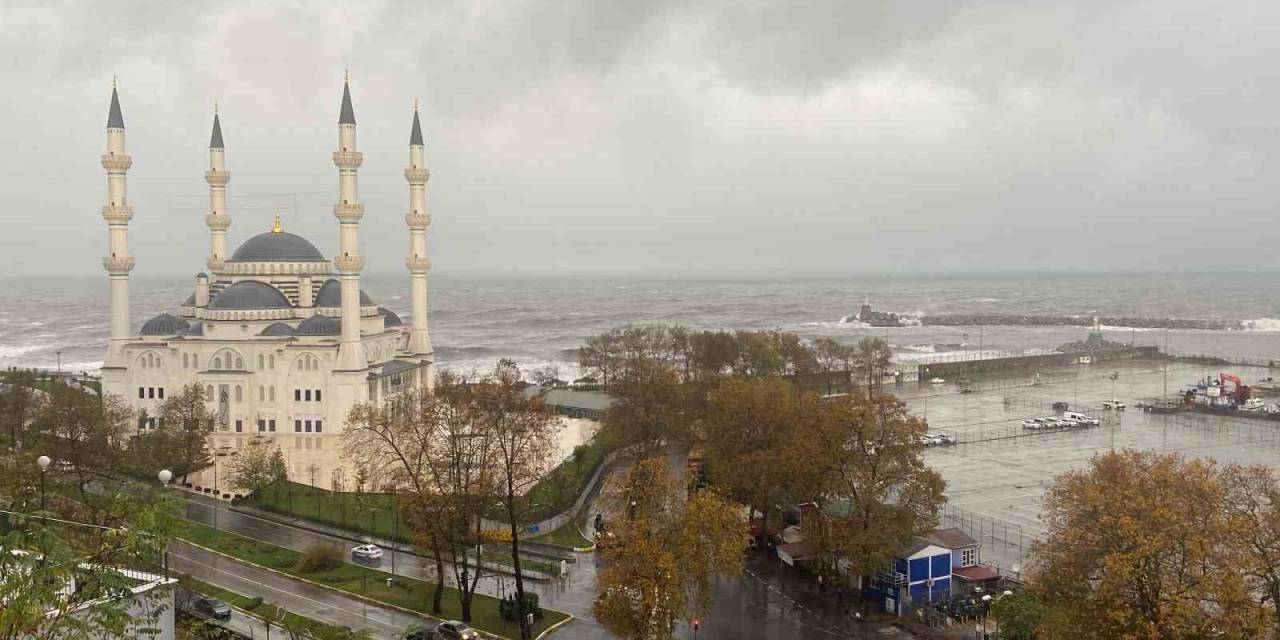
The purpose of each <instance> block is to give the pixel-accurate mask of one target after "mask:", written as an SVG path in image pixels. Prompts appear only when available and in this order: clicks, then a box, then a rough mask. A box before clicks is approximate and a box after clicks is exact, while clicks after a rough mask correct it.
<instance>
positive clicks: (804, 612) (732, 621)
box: [187, 499, 905, 640]
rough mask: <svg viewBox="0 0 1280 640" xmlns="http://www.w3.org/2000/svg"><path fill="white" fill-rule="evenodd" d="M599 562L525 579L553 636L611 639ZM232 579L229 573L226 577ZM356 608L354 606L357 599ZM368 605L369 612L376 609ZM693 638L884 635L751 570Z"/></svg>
mask: <svg viewBox="0 0 1280 640" xmlns="http://www.w3.org/2000/svg"><path fill="white" fill-rule="evenodd" d="M593 506H594V505H587V513H589V514H592V513H594V512H595V511H594V509H593ZM213 513H214V512H213V505H212V504H210V503H209V502H207V501H204V500H199V499H197V500H195V501H189V502H188V509H187V517H189V518H191V519H193V520H196V521H198V522H203V523H205V524H212V522H213ZM217 520H218V526H219V527H220V528H222V529H224V530H227V531H231V532H234V533H238V534H240V535H243V536H246V537H250V538H253V539H256V540H262V541H264V542H269V543H272V544H276V545H279V546H282V547H287V548H290V549H295V550H301V549H305V548H306V547H307V546H308V545H311V544H314V543H316V542H324V543H327V544H334V545H338V546H340V547H341V548H346V547H348V546H350V542H349V541H346V540H344V539H342V538H338V537H333V536H326V535H323V534H319V533H316V532H312V531H308V530H305V529H298V528H296V527H291V526H288V525H285V524H281V523H279V522H275V521H273V520H267V519H264V518H259V517H257V516H253V515H250V514H244V513H238V512H234V511H231V510H229V509H228V508H227V506H226V505H225V504H220V505H218V508H217ZM221 562H222V565H215V566H221V568H222V569H229V567H227V566H226V565H227V564H228V563H229V562H230V561H228V560H225V559H221ZM602 562H603V561H602V560H601V559H600V557H599V556H598V555H597V554H594V553H583V554H578V562H577V563H576V564H573V565H570V571H569V575H568V577H567V578H565V579H563V580H552V581H550V582H533V581H526V582H525V588H526V589H528V590H529V591H532V592H535V593H537V594H538V596H539V598H540V602H541V604H542V605H543V606H545V607H548V608H551V609H556V610H559V611H564V612H566V613H570V614H572V615H573V616H574V618H575V619H574V620H573V621H572V622H570V623H569V624H568V625H566V626H564V627H561V628H560V629H558V630H556V631H555V632H554V634H553V636H554V637H559V638H572V639H575V640H608V639H610V638H613V637H614V636H613V635H612V634H610V633H609V632H608V631H606V630H605V629H604V627H603V626H601V625H600V623H599V622H597V621H596V620H595V617H594V616H593V615H592V611H591V605H592V603H593V601H594V599H595V589H596V573H597V571H598V569H599V567H600V566H601V564H602ZM381 568H382V569H384V570H387V571H389V570H390V566H389V562H388V561H386V560H384V562H383V566H382V567H381ZM237 571H238V569H237ZM396 572H397V574H398V575H402V576H407V577H412V578H418V579H423V580H428V581H432V580H434V579H435V571H434V566H433V565H432V562H431V561H430V560H429V559H426V558H419V557H417V556H412V555H409V554H399V555H398V556H397V560H396ZM267 573H269V572H267ZM270 575H272V576H273V577H274V578H275V582H276V583H278V582H279V581H281V580H284V579H283V578H281V577H279V576H275V574H270ZM197 577H199V576H197ZM232 579H233V578H227V580H232ZM210 582H213V583H214V584H218V585H219V586H225V587H226V588H228V589H233V590H236V589H237V586H236V585H235V584H228V583H227V582H224V581H217V580H210ZM446 583H448V584H453V580H452V577H451V576H446ZM267 584H268V585H271V584H274V583H267ZM310 589H312V590H314V587H310ZM513 589H514V582H513V579H512V578H511V577H510V576H504V575H497V576H495V575H486V576H485V577H483V578H482V579H481V581H480V587H479V592H480V593H484V594H487V595H491V596H495V597H500V596H501V595H503V594H506V593H510V592H511V591H512V590H513ZM242 593H245V594H246V595H250V596H252V595H259V593H257V592H243V591H242ZM322 595H324V596H325V597H329V598H333V597H336V598H339V599H344V600H348V599H345V598H342V596H337V595H336V594H335V595H332V596H329V595H328V594H327V592H326V594H322ZM307 597H308V598H309V597H310V595H309V594H308V595H307ZM263 598H264V599H266V600H268V601H273V598H271V597H268V596H267V595H263ZM319 601H320V602H321V603H324V602H328V600H325V599H320V600H319ZM356 602H358V601H356ZM281 604H284V605H285V607H286V608H288V609H290V610H293V608H292V606H290V605H289V604H286V603H284V602H281ZM298 605H299V606H302V607H304V610H300V611H297V613H299V614H302V615H307V614H306V613H305V610H313V609H316V608H317V607H318V606H323V605H317V604H316V603H313V602H311V603H309V602H306V601H304V602H299V603H298ZM356 606H357V607H359V605H358V604H357V605H356ZM369 609H370V612H371V613H370V615H371V616H372V615H373V611H374V607H370V608H369ZM355 611H357V612H362V607H360V608H357V609H355ZM317 619H323V618H317ZM408 619H411V618H409V617H406V618H405V620H408ZM326 621H327V620H326ZM402 621H403V620H402ZM356 622H364V619H363V618H360V619H358V620H356ZM340 624H345V623H340ZM680 634H683V636H688V637H691V636H692V630H691V629H688V628H684V629H682V630H681V631H680V632H678V635H680ZM698 637H699V638H704V639H709V640H719V639H726V640H727V639H730V638H732V639H734V640H738V639H741V640H773V639H776V638H821V639H830V638H860V637H869V638H871V637H876V638H882V637H885V636H884V635H882V634H879V633H867V634H864V635H859V634H857V633H854V632H852V631H849V630H846V629H845V628H844V625H843V622H842V621H841V620H839V619H838V612H834V611H833V610H832V609H831V608H830V607H825V608H824V607H822V606H817V605H814V604H813V603H812V602H811V601H810V600H807V599H806V594H805V593H804V585H803V584H802V583H801V582H800V581H797V580H790V581H788V580H784V579H781V578H779V577H778V576H776V575H771V574H770V573H769V572H768V571H756V572H753V573H751V574H747V575H744V576H743V577H742V578H737V579H726V580H720V581H718V582H717V584H716V586H715V601H714V604H713V605H712V610H711V612H710V613H708V614H707V615H705V616H703V617H702V626H701V628H700V629H699V631H698ZM897 637H905V636H897Z"/></svg>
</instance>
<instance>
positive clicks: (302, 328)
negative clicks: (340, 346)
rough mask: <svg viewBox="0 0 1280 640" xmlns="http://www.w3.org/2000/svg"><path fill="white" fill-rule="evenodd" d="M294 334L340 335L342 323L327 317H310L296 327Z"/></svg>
mask: <svg viewBox="0 0 1280 640" xmlns="http://www.w3.org/2000/svg"><path fill="white" fill-rule="evenodd" d="M295 334H296V335H300V336H337V335H342V321H341V320H338V319H337V318H330V317H328V316H311V317H310V318H307V319H306V320H303V321H302V323H301V324H299V325H298V330H297V331H296V332H295Z"/></svg>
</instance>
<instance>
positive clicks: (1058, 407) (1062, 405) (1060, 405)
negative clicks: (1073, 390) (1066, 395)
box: [1053, 400, 1070, 411]
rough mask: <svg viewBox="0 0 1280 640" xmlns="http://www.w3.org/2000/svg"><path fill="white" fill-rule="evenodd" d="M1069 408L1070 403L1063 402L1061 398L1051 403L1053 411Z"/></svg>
mask: <svg viewBox="0 0 1280 640" xmlns="http://www.w3.org/2000/svg"><path fill="white" fill-rule="evenodd" d="M1069 408H1070V405H1068V404H1067V403H1065V402H1063V401H1061V400H1059V401H1057V402H1055V403H1053V410H1054V411H1066V410H1067V409H1069Z"/></svg>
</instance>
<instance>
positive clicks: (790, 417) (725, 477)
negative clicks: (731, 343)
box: [702, 378, 819, 532]
mask: <svg viewBox="0 0 1280 640" xmlns="http://www.w3.org/2000/svg"><path fill="white" fill-rule="evenodd" d="M710 405H711V408H710V411H709V412H708V414H707V416H706V419H705V420H704V421H703V423H702V427H703V428H702V433H703V435H704V437H705V441H704V442H705V447H706V464H707V467H708V475H709V477H710V480H711V482H712V483H713V484H715V485H716V486H718V487H721V488H722V489H723V490H724V491H725V492H726V493H727V494H728V495H729V496H731V497H733V498H734V499H735V500H738V501H739V502H742V503H743V504H746V505H747V506H749V507H750V508H751V512H750V514H749V515H750V516H751V517H752V518H754V516H755V513H756V512H759V513H761V514H762V515H763V524H762V529H763V530H764V531H766V532H767V531H768V524H769V513H770V511H771V510H772V507H773V505H775V504H778V503H779V502H780V501H783V500H790V501H796V500H793V499H794V498H807V496H799V495H798V494H799V493H801V491H800V487H799V486H798V485H797V481H798V480H799V479H800V478H802V477H803V474H802V472H801V467H803V466H807V465H808V464H809V462H807V461H805V460H801V459H799V458H797V457H794V456H790V455H788V450H789V449H790V448H791V447H792V446H794V443H795V440H796V439H797V438H798V437H801V436H802V433H803V426H802V425H803V423H804V422H805V420H807V419H809V420H811V419H812V416H813V415H814V414H815V413H816V412H817V411H818V410H819V407H818V406H817V401H816V398H815V397H813V396H812V395H806V396H803V397H802V396H801V395H800V394H798V393H797V392H796V390H795V388H794V387H793V386H792V385H791V384H790V383H788V382H787V381H785V380H783V379H781V378H762V379H756V380H746V379H740V378H732V379H728V380H725V381H724V382H723V383H721V384H720V386H719V387H718V388H717V389H716V390H715V391H713V392H712V394H711V402H710ZM793 463H794V464H793ZM799 501H802V500H799Z"/></svg>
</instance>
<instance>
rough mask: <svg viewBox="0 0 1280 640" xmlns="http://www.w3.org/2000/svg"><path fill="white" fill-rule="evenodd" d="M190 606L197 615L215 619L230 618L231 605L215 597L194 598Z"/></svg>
mask: <svg viewBox="0 0 1280 640" xmlns="http://www.w3.org/2000/svg"><path fill="white" fill-rule="evenodd" d="M191 608H192V610H194V611H195V613H196V615H198V616H204V617H206V618H213V619H215V620H229V619H230V618H231V605H229V604H227V603H225V602H223V601H221V600H219V599H217V598H196V599H195V601H193V602H192V603H191Z"/></svg>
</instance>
